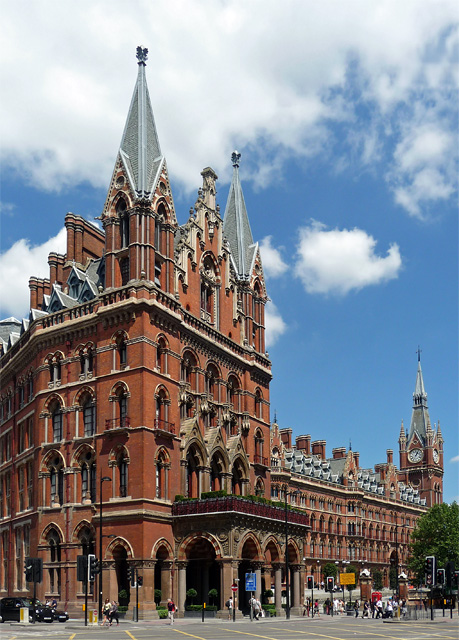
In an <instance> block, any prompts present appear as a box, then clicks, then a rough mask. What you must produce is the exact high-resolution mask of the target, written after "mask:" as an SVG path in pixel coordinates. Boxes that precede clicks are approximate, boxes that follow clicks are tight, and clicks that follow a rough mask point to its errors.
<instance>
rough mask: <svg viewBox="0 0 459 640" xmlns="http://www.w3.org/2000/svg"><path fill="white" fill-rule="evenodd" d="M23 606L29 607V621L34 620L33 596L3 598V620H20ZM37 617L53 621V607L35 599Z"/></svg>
mask: <svg viewBox="0 0 459 640" xmlns="http://www.w3.org/2000/svg"><path fill="white" fill-rule="evenodd" d="M22 607H28V609H29V621H32V609H33V605H32V598H2V599H1V600H0V618H1V621H2V622H6V621H8V620H11V621H12V622H19V621H20V619H21V618H20V616H21V608H22ZM35 619H36V620H37V622H53V620H54V615H53V611H52V609H50V607H46V606H45V605H43V604H42V603H41V602H40V601H39V600H35ZM64 622H65V621H64Z"/></svg>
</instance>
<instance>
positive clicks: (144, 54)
mask: <svg viewBox="0 0 459 640" xmlns="http://www.w3.org/2000/svg"><path fill="white" fill-rule="evenodd" d="M147 58H148V49H144V48H142V47H137V60H138V61H139V62H138V64H143V65H144V64H145V63H146V61H147Z"/></svg>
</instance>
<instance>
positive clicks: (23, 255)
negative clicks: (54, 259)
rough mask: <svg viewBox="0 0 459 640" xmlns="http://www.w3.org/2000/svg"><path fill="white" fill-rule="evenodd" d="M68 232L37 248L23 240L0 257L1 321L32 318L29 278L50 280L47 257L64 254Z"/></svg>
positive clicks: (60, 232)
mask: <svg viewBox="0 0 459 640" xmlns="http://www.w3.org/2000/svg"><path fill="white" fill-rule="evenodd" d="M66 241H67V232H66V230H65V228H63V229H61V230H60V231H59V233H58V234H57V235H56V236H54V237H53V238H50V239H49V240H47V241H46V242H44V243H43V244H41V245H38V246H35V247H34V246H32V245H31V243H30V240H28V239H26V238H22V239H21V240H18V241H17V242H15V243H14V244H13V246H12V247H10V248H9V249H8V251H5V252H4V253H2V254H1V255H0V273H1V274H2V277H1V278H0V300H1V301H2V302H1V312H0V317H6V316H15V317H16V318H24V317H28V315H29V308H30V300H29V277H30V276H32V275H34V276H38V277H40V278H45V277H48V278H49V266H48V254H49V253H50V251H56V252H57V253H65V251H66Z"/></svg>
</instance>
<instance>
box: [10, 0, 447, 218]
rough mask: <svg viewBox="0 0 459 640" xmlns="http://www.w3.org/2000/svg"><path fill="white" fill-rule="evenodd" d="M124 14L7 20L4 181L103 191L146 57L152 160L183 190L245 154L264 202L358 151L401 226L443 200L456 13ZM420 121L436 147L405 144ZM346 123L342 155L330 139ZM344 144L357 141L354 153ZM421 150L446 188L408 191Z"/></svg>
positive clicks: (337, 9)
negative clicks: (298, 164)
mask: <svg viewBox="0 0 459 640" xmlns="http://www.w3.org/2000/svg"><path fill="white" fill-rule="evenodd" d="M129 7H130V10H129V12H126V8H125V3H124V2H121V0H112V1H111V2H110V10H107V3H106V2H104V1H103V0H92V1H91V2H88V1H87V0H83V1H81V2H78V3H76V2H70V1H69V0H67V1H66V0H63V1H62V2H60V3H55V2H54V3H50V2H48V1H47V0H36V1H35V2H33V3H31V2H29V1H27V0H16V1H15V2H14V3H13V2H10V3H6V4H5V5H4V7H3V11H2V24H3V38H4V42H3V49H2V53H3V56H2V62H1V66H0V82H1V84H2V86H4V87H8V90H7V91H5V92H4V95H3V96H2V102H1V107H0V109H1V111H0V116H1V117H0V128H1V129H0V135H1V138H2V147H3V158H2V163H3V167H4V168H13V169H15V170H17V171H20V172H21V173H22V175H25V176H27V177H28V180H29V181H30V182H31V183H33V184H34V185H36V186H38V187H39V188H45V189H55V190H58V189H61V188H62V187H65V186H66V185H70V184H72V185H74V184H75V183H77V182H79V181H84V180H88V181H89V182H90V183H92V184H93V185H96V186H103V187H105V186H107V185H108V180H109V177H110V172H111V170H112V168H113V164H114V160H115V154H116V150H117V145H118V142H119V140H120V139H121V134H122V130H123V126H124V120H125V117H126V113H127V109H128V106H129V101H130V96H131V92H132V88H133V85H134V80H135V73H136V71H135V59H134V49H135V46H136V45H137V44H139V43H142V44H143V45H144V46H148V47H149V49H150V60H149V62H148V64H147V78H148V82H149V88H150V95H151V98H152V102H153V108H154V111H155V116H156V123H157V126H158V130H159V135H160V139H161V145H162V149H163V152H164V153H165V155H166V157H167V159H168V166H169V169H170V171H171V172H172V174H173V176H174V178H175V179H176V180H178V181H179V182H180V184H181V186H182V187H183V188H185V189H187V190H190V189H195V188H196V187H197V186H198V183H199V172H200V171H201V169H202V167H204V166H208V165H211V166H213V167H214V168H215V169H216V170H217V171H218V173H219V175H220V177H221V179H222V180H228V179H229V176H230V173H231V166H230V162H229V155H230V153H231V150H232V149H233V148H234V147H235V146H236V147H237V148H239V149H241V148H242V150H243V151H244V150H249V151H250V153H246V154H244V158H243V165H242V167H241V170H242V172H243V175H244V177H245V178H246V179H247V178H250V179H253V180H254V182H255V183H256V184H258V185H259V186H261V187H263V186H264V185H266V184H267V183H268V182H269V181H270V180H272V179H273V176H275V175H278V174H279V172H281V171H282V169H283V166H284V164H285V162H286V161H287V160H289V159H290V158H292V157H296V158H302V159H314V158H317V157H320V156H323V155H326V156H327V158H328V159H330V158H331V159H335V158H337V159H338V162H342V159H343V158H344V157H346V156H347V155H349V151H350V150H351V151H352V150H353V151H354V152H355V158H354V161H355V162H359V163H362V165H363V166H365V167H370V166H371V165H372V164H373V165H375V164H378V171H379V173H380V175H383V176H384V175H386V176H387V178H388V183H389V185H390V188H392V189H393V191H394V194H395V197H396V199H397V201H398V202H399V203H400V204H401V205H402V206H404V207H405V208H407V209H408V211H409V212H410V213H415V212H416V211H418V210H419V211H421V210H422V209H423V207H424V206H426V205H430V204H432V203H435V202H437V201H440V202H441V201H443V200H444V199H445V198H446V197H449V195H448V194H451V193H452V189H453V188H454V184H455V182H454V179H452V177H451V171H450V168H449V167H450V165H451V155H453V156H454V155H455V154H454V152H453V154H451V151H452V145H454V140H455V131H456V129H457V125H456V106H455V86H456V83H457V81H456V80H455V77H454V73H455V72H454V68H455V64H456V63H455V55H456V54H455V50H456V47H457V28H456V27H455V25H456V23H457V6H456V2H455V0H437V1H428V0H426V1H424V2H421V3H420V2H417V1H415V0H404V2H400V1H399V0H380V1H379V2H378V3H377V5H376V6H375V4H374V3H372V2H368V0H353V2H350V3H349V2H348V3H339V2H336V1H335V0H322V2H314V1H312V0H309V1H308V0H305V1H304V2H297V1H295V0H285V1H284V2H282V3H280V2H278V1H277V0H265V1H264V2H263V12H261V11H260V6H259V3H257V2H249V3H243V2H240V1H238V0H229V1H228V0H225V1H223V0H220V1H215V2H212V3H210V2H206V1H205V0H189V1H188V2H186V3H185V2H183V1H180V0H156V1H155V2H154V3H152V2H151V1H150V0H133V2H131V3H130V5H129ZM24 15H27V19H26V20H24ZM287 41H288V46H286V42H287ZM24 42H27V46H26V47H24V45H23V43H24ZM388 42H390V46H388V44H387V43H388ZM18 61H20V72H18V66H17V65H18ZM431 105H435V109H432V106H431ZM426 109H430V111H431V112H432V113H431V118H430V121H429V127H430V128H431V131H432V132H433V133H432V135H431V136H430V137H429V136H428V135H427V136H424V138H421V137H419V138H418V139H415V137H413V136H414V135H415V134H414V133H413V132H414V131H415V128H416V127H417V126H418V125H419V122H420V121H419V114H420V113H421V112H423V111H426ZM401 118H403V122H404V126H403V127H400V126H398V123H399V122H400V119H401ZM421 122H422V119H421ZM342 123H345V124H346V130H347V131H349V133H350V136H349V138H348V139H344V138H338V136H337V135H336V126H339V125H340V124H342ZM362 131H364V132H365V133H364V134H362ZM440 131H441V136H440V137H439V136H438V133H439V132H440ZM388 132H389V133H388ZM435 132H437V133H435ZM353 136H354V138H355V137H359V136H360V138H361V142H360V144H359V145H358V146H357V147H355V146H354V147H353V146H352V142H351V141H352V138H353ZM417 150H419V151H420V155H421V156H422V158H423V166H422V168H420V169H419V170H426V171H429V170H436V171H437V172H438V175H439V176H440V177H441V179H442V185H443V186H442V188H440V189H437V190H435V189H432V188H429V187H427V186H426V185H425V181H420V179H419V178H418V179H416V177H417V174H416V175H413V173H412V172H413V171H415V172H417V171H418V169H417V168H416V166H417V164H416V163H417V161H416V151H417ZM381 162H384V166H383V167H382V168H381V166H380V165H379V163H381ZM401 163H402V164H405V165H406V169H403V170H402V171H400V172H399V171H398V169H399V167H400V164H401ZM394 176H395V177H394ZM415 215H419V214H418V213H415Z"/></svg>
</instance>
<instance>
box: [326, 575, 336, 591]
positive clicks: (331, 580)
mask: <svg viewBox="0 0 459 640" xmlns="http://www.w3.org/2000/svg"><path fill="white" fill-rule="evenodd" d="M334 589H335V579H334V578H332V577H328V578H327V591H333V590H334Z"/></svg>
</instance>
